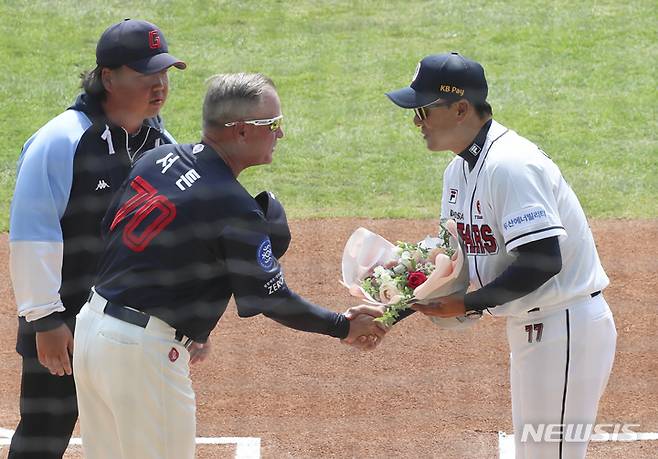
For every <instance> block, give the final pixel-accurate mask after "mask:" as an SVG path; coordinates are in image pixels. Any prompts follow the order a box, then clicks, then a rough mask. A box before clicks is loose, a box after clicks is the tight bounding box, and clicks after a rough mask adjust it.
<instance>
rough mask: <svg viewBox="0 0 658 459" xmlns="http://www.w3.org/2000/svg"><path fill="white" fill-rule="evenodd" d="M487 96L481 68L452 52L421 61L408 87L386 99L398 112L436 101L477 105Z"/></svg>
mask: <svg viewBox="0 0 658 459" xmlns="http://www.w3.org/2000/svg"><path fill="white" fill-rule="evenodd" d="M488 92H489V88H488V86H487V80H486V78H485V77H484V69H483V68H482V66H481V65H480V64H478V63H477V62H475V61H472V60H470V59H467V58H465V57H464V56H462V55H461V54H459V53H455V52H453V53H449V54H433V55H431V56H427V57H425V58H424V59H423V60H422V61H420V62H419V63H418V66H417V67H416V73H415V74H414V76H413V78H412V81H411V85H409V86H407V87H406V88H402V89H398V90H397V91H391V92H387V93H386V95H387V96H388V98H389V99H391V100H392V101H393V103H394V104H396V105H398V106H400V107H402V108H419V107H424V106H426V105H429V104H431V103H433V102H436V101H437V100H439V99H446V100H449V101H456V100H459V99H467V100H469V101H470V102H473V103H481V102H485V101H486V100H487V94H488Z"/></svg>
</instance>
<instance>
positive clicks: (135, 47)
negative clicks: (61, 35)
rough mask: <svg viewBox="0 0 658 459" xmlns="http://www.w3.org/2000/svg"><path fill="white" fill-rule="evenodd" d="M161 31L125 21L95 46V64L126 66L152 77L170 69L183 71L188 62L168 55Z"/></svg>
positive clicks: (109, 31) (147, 23)
mask: <svg viewBox="0 0 658 459" xmlns="http://www.w3.org/2000/svg"><path fill="white" fill-rule="evenodd" d="M168 51H169V48H168V46H167V41H166V40H165V37H164V35H163V34H162V32H161V31H160V29H159V28H158V27H157V26H156V25H154V24H151V23H150V22H147V21H140V20H137V19H125V20H124V21H122V22H119V23H117V24H114V25H111V26H110V27H108V28H107V29H106V30H105V32H103V35H101V38H100V40H98V45H97V46H96V63H97V64H98V65H99V66H102V67H110V68H115V67H120V66H122V65H125V66H127V67H130V68H131V69H133V70H135V71H136V72H139V73H143V74H145V75H150V74H153V73H158V72H161V71H162V70H164V69H167V68H169V67H172V66H173V67H176V68H178V69H181V70H182V69H184V68H185V67H187V65H186V64H185V62H183V61H181V60H180V59H178V58H176V57H174V56H172V55H171V54H169V52H168Z"/></svg>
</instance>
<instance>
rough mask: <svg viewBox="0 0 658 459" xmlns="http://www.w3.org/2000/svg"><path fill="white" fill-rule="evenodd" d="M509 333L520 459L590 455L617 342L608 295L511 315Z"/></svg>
mask: <svg viewBox="0 0 658 459" xmlns="http://www.w3.org/2000/svg"><path fill="white" fill-rule="evenodd" d="M507 337H508V341H509V346H510V350H511V356H510V358H511V368H510V373H511V375H510V376H511V386H512V418H513V423H514V438H515V446H516V458H517V459H523V458H527V459H549V458H550V459H580V458H584V457H585V454H586V453H587V445H588V441H587V440H584V441H583V440H580V441H578V440H579V439H581V438H583V435H580V434H579V433H578V432H579V430H578V429H580V432H581V433H582V432H584V431H585V430H584V429H588V428H589V429H590V430H591V429H592V428H593V425H594V424H595V423H596V413H597V410H598V404H599V399H600V398H601V395H603V391H604V390H605V387H606V384H607V382H608V377H609V376H610V372H611V370H612V363H613V360H614V354H615V347H616V341H617V332H616V330H615V323H614V320H613V318H612V312H611V311H610V308H609V307H608V304H607V303H606V301H605V299H604V298H603V295H602V294H599V295H597V296H596V297H594V298H590V297H589V296H588V297H587V298H581V299H580V300H578V301H575V302H572V303H570V304H569V305H567V306H566V307H565V309H561V310H559V311H557V312H556V311H550V312H546V313H542V311H541V310H539V311H537V312H531V313H525V315H524V316H515V317H509V318H508V319H507ZM588 426H589V427H588ZM524 430H525V432H524ZM533 434H534V435H535V437H533Z"/></svg>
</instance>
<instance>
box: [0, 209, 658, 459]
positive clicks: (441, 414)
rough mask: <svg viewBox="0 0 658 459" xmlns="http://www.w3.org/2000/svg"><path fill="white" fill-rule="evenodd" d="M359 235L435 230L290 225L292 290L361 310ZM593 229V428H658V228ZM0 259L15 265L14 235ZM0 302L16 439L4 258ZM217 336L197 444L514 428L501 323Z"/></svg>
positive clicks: (469, 438)
mask: <svg viewBox="0 0 658 459" xmlns="http://www.w3.org/2000/svg"><path fill="white" fill-rule="evenodd" d="M358 226H365V227H367V228H369V229H371V230H373V231H376V232H379V233H380V234H382V235H384V236H385V237H387V238H389V239H391V240H395V239H404V240H417V239H419V238H422V237H423V236H425V235H426V234H428V233H430V232H432V230H434V227H435V222H434V221H407V220H364V219H361V220H347V219H332V220H310V221H294V222H292V224H291V229H292V233H293V243H292V246H291V249H290V250H289V252H288V254H287V255H286V256H285V257H284V259H283V264H284V267H285V272H286V278H287V281H288V284H289V286H290V287H291V288H292V289H294V290H295V291H297V292H298V293H300V294H302V295H303V296H305V297H307V298H309V299H310V300H312V301H314V302H316V303H318V304H321V305H324V306H327V307H330V308H332V309H334V310H337V311H340V310H344V309H345V308H346V307H347V306H349V305H353V304H355V301H354V300H353V299H351V298H350V297H349V296H348V295H347V293H346V292H345V290H344V289H343V288H342V287H340V286H339V284H338V279H339V275H340V255H341V253H342V247H343V244H344V243H345V241H346V240H347V238H348V236H349V235H350V233H351V232H352V231H353V230H354V229H355V228H356V227H358ZM592 229H593V231H594V235H595V238H596V241H597V245H598V248H599V253H600V255H601V258H602V260H603V264H604V266H605V268H606V271H607V273H608V275H609V276H610V278H611V280H612V284H611V286H610V287H609V288H608V289H607V290H606V291H605V296H606V299H607V300H608V302H609V304H610V306H611V308H612V310H613V312H614V315H615V321H616V324H617V330H618V332H619V338H618V342H617V355H616V360H615V366H614V370H613V373H612V377H611V379H610V382H609V384H608V389H607V392H606V394H605V396H604V398H603V401H602V404H601V407H600V410H599V422H604V423H618V422H621V423H624V422H625V423H633V424H640V427H639V428H637V429H636V430H638V431H641V432H658V408H657V407H658V339H657V332H656V330H658V316H657V314H656V311H657V310H656V307H657V306H658V251H657V250H656V248H655V246H653V245H652V241H655V240H658V220H645V221H628V220H626V221H617V220H615V221H612V220H607V221H594V222H592ZM0 258H2V259H4V260H6V259H7V237H6V235H5V236H3V237H2V239H1V240H0ZM0 294H1V295H2V296H1V298H2V302H1V304H0V316H1V319H2V323H3V324H4V327H3V329H4V331H3V333H1V334H0V353H1V354H2V359H1V362H0V365H1V368H2V372H1V373H0V387H1V389H0V427H1V428H8V429H14V428H15V425H16V422H17V419H18V392H19V388H18V386H19V376H18V375H19V368H20V361H19V357H18V356H17V354H16V353H15V352H14V350H13V346H14V344H15V333H16V319H15V306H14V303H13V297H12V294H11V286H10V282H9V278H8V275H7V264H6V262H3V263H2V265H1V267H0ZM212 340H213V345H214V349H213V352H212V357H211V361H210V362H205V363H204V364H201V365H200V366H197V367H195V368H193V375H192V378H193V381H194V387H195V390H196V394H197V406H198V415H197V418H198V429H197V430H198V436H203V437H259V438H260V439H261V454H262V457H276V458H280V457H295V458H302V457H303V458H316V457H323V458H324V457H330V458H344V457H357V458H366V457H386V458H392V457H396V458H397V457H404V458H425V457H436V458H497V457H498V431H504V432H511V431H512V426H511V404H510V392H509V383H508V370H509V367H508V350H507V343H506V338H505V330H504V320H502V319H493V318H484V319H483V320H481V321H480V323H478V324H477V325H476V326H475V328H473V329H471V330H468V331H465V332H457V331H452V332H451V331H445V330H441V329H439V328H437V327H436V326H435V325H434V324H433V323H431V322H430V321H429V320H428V319H427V318H425V317H423V316H421V315H420V314H416V315H414V316H412V317H410V318H408V319H406V320H405V321H403V322H402V323H400V324H398V325H396V326H395V327H394V329H393V330H392V331H391V332H390V333H389V335H388V336H387V338H386V340H385V341H384V342H383V343H382V345H381V346H380V347H379V348H378V349H377V350H376V351H374V352H372V353H359V352H357V351H354V350H352V349H351V348H348V347H346V346H343V345H341V344H340V343H339V342H338V341H337V340H335V339H332V338H328V337H325V336H320V335H311V334H306V333H302V332H295V331H292V330H290V329H286V328H285V327H283V326H280V325H278V324H276V323H275V322H273V321H271V320H268V319H266V318H263V317H256V318H251V319H239V318H238V317H237V315H236V313H235V308H234V307H233V306H230V307H229V310H228V311H227V313H226V315H225V316H224V317H223V318H222V320H221V321H220V324H219V326H218V328H217V329H215V331H214V332H213V335H212ZM135 427H136V428H138V426H135ZM76 435H78V433H77V431H76ZM69 451H70V453H67V456H66V457H71V458H73V457H81V453H80V448H79V447H71V448H70V449H69ZM234 454H235V447H234V446H225V445H204V446H200V447H199V448H198V454H197V455H198V457H200V458H224V457H227V458H228V457H234ZM5 455H6V448H5V450H4V451H3V453H2V454H0V457H5ZM589 457H592V458H608V457H624V458H640V457H642V458H645V457H647V458H648V457H658V441H642V442H633V443H621V442H615V443H610V442H607V443H596V444H592V446H590V454H589Z"/></svg>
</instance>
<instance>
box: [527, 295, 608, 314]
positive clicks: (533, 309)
mask: <svg viewBox="0 0 658 459" xmlns="http://www.w3.org/2000/svg"><path fill="white" fill-rule="evenodd" d="M600 294H601V290H597V291H596V292H594V293H590V294H589V296H591V297H592V298H594V297H596V296H599V295H600ZM540 310H541V309H539V308H532V309H531V310H529V311H528V314H530V313H531V312H537V311H540Z"/></svg>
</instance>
